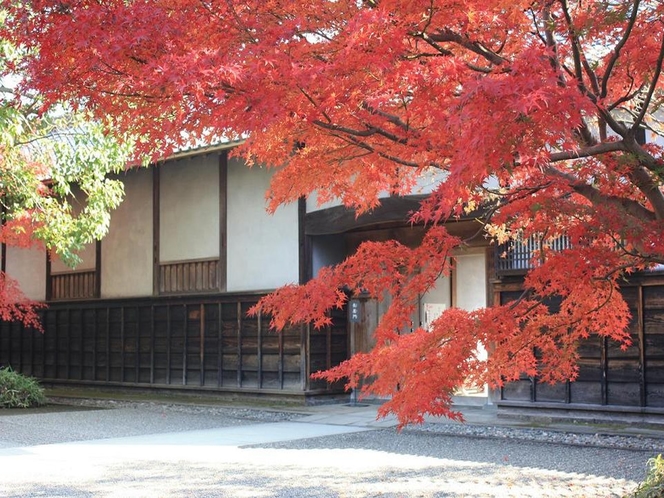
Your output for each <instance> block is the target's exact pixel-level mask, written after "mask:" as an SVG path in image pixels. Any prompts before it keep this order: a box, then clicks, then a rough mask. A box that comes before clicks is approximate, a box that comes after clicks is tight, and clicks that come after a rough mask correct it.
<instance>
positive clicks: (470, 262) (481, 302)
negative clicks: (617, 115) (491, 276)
mask: <svg viewBox="0 0 664 498" xmlns="http://www.w3.org/2000/svg"><path fill="white" fill-rule="evenodd" d="M486 286H487V281H486V252H485V251H484V249H481V250H479V251H472V252H471V251H469V252H467V253H461V254H458V255H456V306H457V307H459V308H462V309H464V310H468V311H472V310H475V309H478V308H483V307H485V306H486V305H487V302H486V288H487V287H486Z"/></svg>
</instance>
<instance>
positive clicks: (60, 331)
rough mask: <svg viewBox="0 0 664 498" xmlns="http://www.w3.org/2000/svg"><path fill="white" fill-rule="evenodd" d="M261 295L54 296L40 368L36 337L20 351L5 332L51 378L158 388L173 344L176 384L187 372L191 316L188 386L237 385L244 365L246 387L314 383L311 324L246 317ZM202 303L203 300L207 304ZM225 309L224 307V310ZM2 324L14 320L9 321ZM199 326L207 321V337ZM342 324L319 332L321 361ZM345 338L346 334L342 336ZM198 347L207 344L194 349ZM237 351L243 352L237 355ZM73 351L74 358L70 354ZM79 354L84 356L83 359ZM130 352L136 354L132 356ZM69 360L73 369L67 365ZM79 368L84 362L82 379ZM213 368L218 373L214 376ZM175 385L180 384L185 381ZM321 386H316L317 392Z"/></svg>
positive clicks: (335, 357)
mask: <svg viewBox="0 0 664 498" xmlns="http://www.w3.org/2000/svg"><path fill="white" fill-rule="evenodd" d="M258 298H259V296H258V295H256V296H252V295H247V296H245V297H242V298H236V297H234V296H233V295H228V296H215V297H212V296H210V297H204V296H198V297H190V298H189V297H188V298H186V299H185V298H160V297H158V298H149V299H148V298H136V299H124V300H105V301H101V302H99V301H85V302H60V303H53V304H52V305H51V308H50V309H49V310H46V311H45V312H44V323H45V327H46V329H47V334H48V337H49V340H50V341H51V343H53V342H54V341H53V338H54V335H53V331H54V330H55V331H56V335H58V336H60V337H58V338H57V343H56V344H55V345H54V346H53V347H50V349H49V348H48V347H47V345H46V344H44V345H43V346H42V345H41V342H40V341H38V340H37V338H35V341H34V343H33V344H34V346H33V347H35V348H37V352H36V360H35V361H36V362H37V363H38V362H41V363H42V366H41V367H38V366H37V367H34V366H33V365H32V364H31V363H34V362H32V361H31V360H30V358H29V349H30V347H31V346H30V340H29V339H30V338H25V337H24V338H23V351H22V352H21V351H20V347H19V341H20V340H21V338H20V337H19V336H18V335H17V334H18V333H17V332H16V331H15V332H14V333H13V334H11V333H9V334H4V337H5V338H7V340H11V339H12V337H10V336H12V335H13V344H12V348H11V349H13V351H12V352H11V354H12V360H13V361H14V362H16V361H18V359H19V356H18V355H19V353H21V354H22V369H23V370H26V371H29V370H30V369H34V370H35V373H39V374H40V377H42V378H43V379H45V380H46V379H47V380H53V381H58V380H62V381H67V382H69V383H87V384H92V383H95V384H98V385H99V384H107V385H115V386H120V385H125V386H140V385H143V386H153V387H157V388H158V387H160V386H162V387H167V386H168V385H169V384H167V383H166V382H165V381H166V379H165V377H166V372H167V371H168V370H169V369H168V368H166V367H167V365H166V363H167V361H166V358H165V356H166V349H167V348H168V347H171V359H170V362H171V365H170V366H171V368H170V376H171V378H170V383H171V384H173V383H172V381H173V375H176V376H178V377H179V374H180V373H181V370H180V368H181V367H180V365H181V363H182V361H184V359H182V360H181V359H180V354H181V351H182V350H183V348H184V344H183V343H181V342H180V341H182V340H183V334H182V333H181V328H182V327H183V324H182V323H181V322H180V321H182V320H184V319H185V318H187V317H188V320H189V325H188V327H187V332H186V333H187V335H188V341H187V348H188V349H187V353H188V355H187V358H188V360H187V366H188V369H187V374H188V379H187V384H188V386H185V387H187V388H190V389H191V388H193V389H200V388H203V389H205V388H214V389H216V388H220V389H221V390H224V391H228V390H229V389H231V390H233V389H236V388H237V386H234V385H233V384H234V383H236V382H237V377H236V374H237V369H238V367H240V372H241V377H240V382H241V384H242V385H241V387H240V389H241V390H250V391H256V392H258V391H263V392H278V391H280V390H284V391H286V392H299V391H301V386H302V385H309V386H311V383H308V379H307V373H306V372H305V371H303V365H305V366H307V365H308V359H307V358H306V354H305V355H304V356H303V355H302V351H303V350H304V351H306V352H308V351H310V348H309V347H307V345H304V347H303V344H302V339H303V337H305V340H307V341H308V340H310V339H309V338H307V337H306V334H307V333H308V330H306V329H303V328H302V327H292V328H291V329H289V330H286V331H284V332H283V333H282V335H281V336H280V335H278V334H274V335H272V334H270V333H269V317H267V316H261V317H260V318H258V319H257V317H248V316H246V311H247V309H248V308H249V307H251V305H252V304H254V303H255V302H256V300H257V299H258ZM202 303H204V304H205V305H204V306H203V307H201V304H202ZM185 305H187V306H189V308H190V312H191V313H183V310H184V309H185ZM227 306H228V309H226V307H227ZM220 308H221V312H218V311H219V310H220ZM158 309H159V317H158V316H157V314H158V312H157V310H158ZM176 310H177V311H176ZM199 315H200V317H199ZM169 316H170V321H171V339H170V341H166V340H165V338H164V334H165V332H164V331H165V329H166V328H167V327H166V326H165V325H166V322H167V319H169V318H168V317H169ZM199 318H202V323H201V322H197V321H196V320H198V319H199ZM92 322H94V323H92ZM224 322H226V323H224ZM2 326H4V327H8V325H4V324H3V325H2ZM215 326H216V327H217V328H218V330H217V331H214V327H215ZM173 327H176V328H177V333H174V329H173ZM201 327H204V329H203V334H204V337H203V342H202V344H201V336H200V331H201ZM335 327H336V326H335ZM153 328H154V338H153ZM238 328H239V330H238ZM158 329H159V330H158ZM190 329H191V330H190ZM259 329H260V332H259ZM337 329H338V327H337V328H333V332H332V336H331V337H332V340H331V341H330V340H326V333H325V332H322V333H319V334H317V336H318V338H319V339H322V340H319V341H317V345H316V347H317V348H318V349H321V347H322V348H323V349H321V351H320V353H323V354H322V356H321V358H320V359H321V360H322V361H323V364H322V366H325V361H326V360H325V358H326V355H328V347H331V351H330V353H331V358H332V362H333V363H334V362H336V361H339V352H338V351H337V349H338V344H337V342H338V341H337V339H338V337H337V336H338V335H339V334H345V331H342V330H341V329H339V330H337ZM25 333H30V331H25ZM76 333H81V334H83V343H82V344H83V346H82V348H81V346H80V344H81V341H80V339H81V337H80V336H78V337H77V336H76ZM104 334H106V336H104ZM131 334H136V335H135V336H132V335H131ZM225 334H228V335H225ZM339 337H341V336H340V335H339ZM345 337H346V336H345V335H344V336H343V338H344V340H346V339H345ZM0 339H1V338H0ZM169 343H170V344H169ZM224 343H226V347H225V348H226V349H224ZM3 344H4V343H2V344H0V357H1V361H3V362H4V361H5V360H4V358H5V357H6V356H7V355H8V354H10V351H9V350H10V348H9V347H4V346H3ZM199 346H200V347H202V348H203V351H201V350H196V348H197V347H199ZM173 348H176V349H173ZM215 348H216V349H215ZM148 349H149V350H150V351H148ZM318 349H317V350H318ZM343 349H344V350H345V348H343ZM48 350H50V351H52V353H51V356H50V357H49V354H48V353H47V352H46V351H48ZM42 351H43V352H42ZM238 351H239V352H240V353H241V354H237V353H238ZM175 352H176V354H174V353H175ZM40 353H41V357H40ZM68 354H69V359H67V355H68ZM79 355H82V356H80V358H79ZM132 355H138V356H134V357H132ZM201 355H202V356H203V368H204V371H203V370H201V364H200V363H199V364H197V363H196V362H200V360H201ZM227 361H228V364H226V362H227ZM137 362H138V374H137ZM174 362H175V363H174ZM68 364H69V371H67V365H68ZM77 368H83V378H82V379H81V375H80V371H79V370H77ZM215 369H216V372H215ZM224 369H227V370H224ZM229 369H230V370H229ZM309 370H310V368H309ZM232 371H235V375H233V374H232V373H231V372H232ZM91 372H92V373H91ZM153 372H154V373H153ZM220 372H221V379H220V378H219V377H220V375H219V373H220ZM201 373H203V375H204V376H205V377H204V378H203V383H202V385H201V380H200V377H199V375H200V374H201ZM215 373H216V374H217V379H214V378H213V377H214V375H215ZM224 377H225V378H226V379H224ZM234 377H235V378H234ZM229 380H230V383H229V382H228V381H229ZM176 384H178V385H180V383H179V382H176ZM219 384H221V385H219ZM223 384H226V385H223ZM173 387H177V386H175V385H173ZM318 387H319V386H316V390H317V391H318Z"/></svg>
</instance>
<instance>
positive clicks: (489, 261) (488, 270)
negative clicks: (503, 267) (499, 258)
mask: <svg viewBox="0 0 664 498" xmlns="http://www.w3.org/2000/svg"><path fill="white" fill-rule="evenodd" d="M484 254H485V258H484V260H485V261H486V263H485V268H484V271H485V276H486V277H485V278H486V284H487V285H486V305H487V306H493V304H494V302H496V301H495V299H496V292H495V291H494V290H492V285H491V282H492V281H494V280H495V276H496V259H495V257H496V251H495V250H494V249H493V248H492V247H491V246H489V247H487V248H486V249H485V250H484Z"/></svg>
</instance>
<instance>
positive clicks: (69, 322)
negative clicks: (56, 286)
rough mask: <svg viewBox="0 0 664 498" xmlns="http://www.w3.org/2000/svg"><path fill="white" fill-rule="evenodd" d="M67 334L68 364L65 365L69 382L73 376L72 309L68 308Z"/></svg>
mask: <svg viewBox="0 0 664 498" xmlns="http://www.w3.org/2000/svg"><path fill="white" fill-rule="evenodd" d="M65 334H67V356H66V358H67V360H66V361H67V364H66V365H65V372H66V373H65V378H66V379H67V380H69V376H70V375H71V308H67V327H66V328H65Z"/></svg>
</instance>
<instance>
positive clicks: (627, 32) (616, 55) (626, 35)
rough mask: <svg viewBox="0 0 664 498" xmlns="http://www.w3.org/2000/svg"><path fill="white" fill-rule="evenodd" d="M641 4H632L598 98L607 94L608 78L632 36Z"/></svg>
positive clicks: (638, 2) (638, 0)
mask: <svg viewBox="0 0 664 498" xmlns="http://www.w3.org/2000/svg"><path fill="white" fill-rule="evenodd" d="M640 3H641V0H635V1H634V4H633V5H632V15H631V16H630V18H629V22H628V23H627V26H626V27H625V32H624V33H623V36H622V38H621V39H620V41H619V42H618V44H617V45H616V48H615V49H614V50H613V54H612V55H611V58H610V59H609V62H608V63H607V65H606V71H605V72H604V75H603V76H602V90H601V92H600V94H599V97H600V98H602V99H603V98H605V97H606V95H607V93H608V86H609V78H611V72H612V71H613V67H614V66H615V65H616V62H618V58H619V57H620V51H621V50H622V48H623V47H624V46H625V44H626V43H627V40H628V39H629V37H630V35H631V34H632V28H633V27H634V24H636V17H637V15H638V13H639V4H640Z"/></svg>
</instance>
